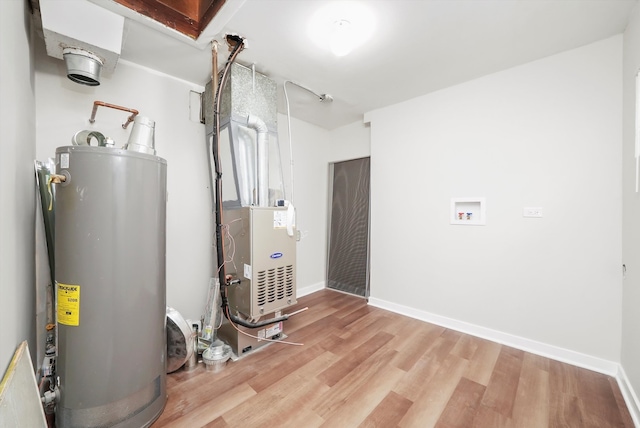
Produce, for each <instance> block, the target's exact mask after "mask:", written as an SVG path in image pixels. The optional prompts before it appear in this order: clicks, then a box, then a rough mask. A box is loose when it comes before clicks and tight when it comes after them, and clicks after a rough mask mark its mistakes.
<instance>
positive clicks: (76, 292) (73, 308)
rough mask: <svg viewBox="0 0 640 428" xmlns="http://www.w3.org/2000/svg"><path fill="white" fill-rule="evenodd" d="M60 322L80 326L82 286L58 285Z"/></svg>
mask: <svg viewBox="0 0 640 428" xmlns="http://www.w3.org/2000/svg"><path fill="white" fill-rule="evenodd" d="M58 322H59V323H60V324H64V325H75V326H77V325H80V286H79V285H69V284H60V283H58Z"/></svg>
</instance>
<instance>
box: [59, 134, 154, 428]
mask: <svg viewBox="0 0 640 428" xmlns="http://www.w3.org/2000/svg"><path fill="white" fill-rule="evenodd" d="M166 167H167V165H166V161H165V160H164V159H162V158H159V157H157V156H154V155H151V154H145V153H139V152H133V151H128V150H123V149H116V148H107V147H94V146H69V147H60V148H58V149H57V150H56V170H57V173H58V174H60V175H64V176H65V178H66V181H64V182H63V183H61V184H58V185H57V187H56V189H55V190H56V194H55V213H56V220H55V279H56V298H57V302H56V303H57V309H56V313H57V329H58V360H57V367H56V369H57V374H58V379H59V390H60V399H59V401H58V403H57V408H56V426H57V427H58V428H68V427H82V428H91V427H107V426H108V427H125V426H126V427H130V426H135V427H142V426H149V425H151V423H152V422H153V421H154V420H155V419H157V417H158V416H159V415H160V413H161V412H162V410H163V408H164V405H165V403H166V360H165V354H166V332H165V331H166V330H165V328H166V280H165V277H166V274H165V249H166V237H165V218H166Z"/></svg>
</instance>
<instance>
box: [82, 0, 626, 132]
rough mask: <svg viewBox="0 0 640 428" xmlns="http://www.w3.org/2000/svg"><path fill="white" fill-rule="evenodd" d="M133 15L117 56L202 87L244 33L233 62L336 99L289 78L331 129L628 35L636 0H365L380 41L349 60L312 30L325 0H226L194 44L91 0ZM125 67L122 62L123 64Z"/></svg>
mask: <svg viewBox="0 0 640 428" xmlns="http://www.w3.org/2000/svg"><path fill="white" fill-rule="evenodd" d="M91 1H92V2H94V3H96V4H99V5H101V6H103V7H106V8H110V9H111V10H113V11H118V12H119V13H121V14H123V15H125V17H126V18H127V19H126V21H125V34H124V38H123V46H122V53H121V57H120V58H121V59H123V60H127V61H131V62H134V63H137V64H140V65H144V66H147V67H150V68H153V69H155V70H158V71H161V72H163V73H166V74H169V75H172V76H175V77H177V78H180V79H184V80H186V81H189V82H193V83H197V84H199V85H203V86H204V84H205V83H206V82H207V81H208V80H210V76H211V63H212V61H211V48H210V46H211V43H210V42H211V40H212V39H215V40H218V41H220V42H221V43H222V45H221V46H222V47H221V48H220V51H221V52H220V60H219V63H220V66H222V65H223V64H224V63H225V62H226V57H227V55H228V51H227V50H226V44H224V42H223V40H224V35H225V34H227V33H235V34H239V35H241V36H243V37H245V38H246V39H247V46H248V47H247V49H245V50H244V51H242V52H241V53H240V54H239V56H238V58H237V62H239V63H241V64H245V65H252V64H254V65H255V68H256V70H257V71H258V72H260V73H263V74H266V75H267V76H269V77H270V78H272V79H274V80H275V81H276V82H277V83H278V86H279V97H280V99H279V111H280V112H283V113H284V112H286V108H285V104H284V96H283V91H282V83H283V81H285V80H293V81H295V82H299V83H301V84H303V85H305V86H307V87H309V88H311V89H313V90H314V91H315V92H317V93H329V94H331V95H332V96H333V98H334V102H333V103H330V104H327V103H320V102H319V101H318V98H317V97H314V96H313V95H312V94H311V93H309V92H306V91H304V90H301V89H299V88H297V87H295V86H292V85H289V84H288V85H287V92H288V95H289V101H290V111H291V115H292V116H294V117H297V118H299V119H301V120H304V121H306V122H309V123H312V124H315V125H317V126H320V127H323V128H326V129H335V128H337V127H340V126H343V125H346V124H349V123H352V122H354V121H357V120H359V119H361V118H362V116H363V114H364V113H365V112H367V111H371V110H374V109H377V108H380V107H384V106H388V105H391V104H394V103H398V102H401V101H404V100H407V99H410V98H413V97H416V96H420V95H423V94H426V93H429V92H433V91H437V90H439V89H442V88H445V87H448V86H451V85H455V84H458V83H461V82H464V81H467V80H470V79H474V78H477V77H480V76H483V75H487V74H490V73H494V72H496V71H500V70H504V69H507V68H510V67H514V66H517V65H520V64H524V63H527V62H530V61H534V60H537V59H540V58H543V57H546V56H549V55H553V54H555V53H559V52H562V51H565V50H568V49H573V48H576V47H579V46H583V45H586V44H589V43H592V42H595V41H597V40H600V39H604V38H607V37H610V36H613V35H616V34H620V33H622V32H623V31H624V29H625V27H626V24H627V21H628V18H629V15H630V14H631V12H632V10H633V8H634V7H635V6H636V3H637V0H368V1H366V2H363V3H364V4H365V5H366V6H367V7H369V8H370V9H371V11H372V13H373V14H374V17H375V19H376V27H375V31H374V33H373V36H372V37H371V39H370V40H369V41H368V43H366V44H365V45H363V46H360V47H359V48H357V49H356V50H354V51H353V52H351V54H349V55H347V56H344V57H335V56H334V55H333V54H331V53H330V52H328V51H324V50H321V49H320V48H318V47H316V45H315V44H314V43H313V42H312V41H311V40H310V39H309V37H308V36H307V25H308V23H309V20H310V19H311V17H312V15H313V14H314V13H315V12H316V11H317V10H318V9H319V8H320V7H322V6H323V5H325V4H326V3H328V2H327V1H316V0H226V2H225V3H224V5H223V6H222V8H221V9H220V11H219V12H218V14H217V15H216V16H215V17H214V18H213V20H212V21H211V23H210V24H209V25H208V27H207V28H206V30H205V31H203V33H202V35H201V36H200V37H199V38H198V39H196V40H194V39H193V38H189V37H186V36H184V35H182V34H179V33H177V32H176V31H174V30H171V29H168V28H166V27H164V26H162V25H159V24H158V23H156V22H155V21H151V20H150V19H148V18H144V17H143V18H140V17H139V16H136V14H135V13H131V12H130V11H129V12H126V13H125V12H123V11H122V10H123V8H122V6H120V5H117V6H114V5H115V2H114V1H113V0H91ZM115 72H116V73H117V68H116V71H115Z"/></svg>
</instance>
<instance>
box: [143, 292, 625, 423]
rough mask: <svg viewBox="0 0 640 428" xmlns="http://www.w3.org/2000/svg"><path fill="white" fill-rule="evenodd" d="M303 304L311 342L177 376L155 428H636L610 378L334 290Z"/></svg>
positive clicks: (299, 338)
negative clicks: (421, 319) (377, 305)
mask: <svg viewBox="0 0 640 428" xmlns="http://www.w3.org/2000/svg"><path fill="white" fill-rule="evenodd" d="M296 306H297V307H305V306H308V307H309V309H308V310H307V311H305V312H303V313H301V314H299V315H296V316H294V317H292V318H291V319H289V320H288V321H286V322H285V333H286V334H287V335H288V336H289V337H288V339H287V340H289V341H293V342H302V343H304V346H289V345H283V344H271V345H269V346H267V347H265V348H263V349H261V350H258V351H256V352H254V353H253V354H251V355H248V356H246V357H244V358H242V359H240V360H239V361H236V362H232V361H229V362H228V363H227V366H226V367H225V368H224V369H223V370H222V371H220V372H218V373H214V372H211V371H207V370H205V368H204V366H203V365H202V364H199V367H198V368H197V369H195V370H192V371H188V372H187V371H183V370H179V371H177V372H175V373H172V374H170V375H168V379H167V389H168V394H169V399H168V402H167V405H166V408H165V410H164V412H163V413H162V415H161V416H160V418H159V419H158V420H157V421H156V422H155V423H154V424H153V425H152V427H153V428H162V427H172V428H173V427H189V428H194V427H243V428H254V427H304V428H307V427H320V426H323V427H385V428H386V427H396V426H399V427H420V428H423V427H490V428H498V427H518V428H523V427H524V428H528V427H572V428H573V427H598V428H605V427H629V428H631V427H633V421H632V419H631V416H630V414H629V412H628V410H627V408H626V405H625V403H624V400H623V398H622V395H621V393H620V390H619V388H618V385H617V383H616V381H615V379H614V378H612V377H609V376H606V375H603V374H599V373H595V372H592V371H589V370H585V369H581V368H577V367H574V366H571V365H568V364H563V363H560V362H557V361H554V360H550V359H548V358H544V357H540V356H537V355H534V354H530V353H527V352H523V351H520V350H517V349H514V348H510V347H507V346H503V345H499V344H497V343H493V342H490V341H487V340H483V339H479V338H477V337H474V336H469V335H467V334H463V333H459V332H456V331H453V330H449V329H446V328H443V327H440V326H436V325H433V324H428V323H425V322H422V321H418V320H415V319H412V318H408V317H405V316H402V315H397V314H394V313H391V312H388V311H385V310H382V309H379V308H374V307H370V306H367V304H366V301H365V300H363V299H361V298H358V297H354V296H350V295H347V294H342V293H339V292H335V291H332V290H322V291H319V292H317V293H314V294H311V295H309V296H305V297H303V298H300V299H299V302H298V304H297V305H296ZM292 311H293V309H292V310H291V312H292Z"/></svg>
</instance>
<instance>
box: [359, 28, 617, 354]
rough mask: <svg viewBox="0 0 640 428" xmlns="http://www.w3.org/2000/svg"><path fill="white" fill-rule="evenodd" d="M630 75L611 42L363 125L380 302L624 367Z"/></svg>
mask: <svg viewBox="0 0 640 428" xmlns="http://www.w3.org/2000/svg"><path fill="white" fill-rule="evenodd" d="M621 76H622V37H621V36H616V37H613V38H610V39H606V40H603V41H600V42H597V43H594V44H591V45H588V46H585V47H582V48H579V49H575V50H572V51H568V52H565V53H562V54H558V55H555V56H552V57H548V58H545V59H542V60H539V61H536V62H532V63H529V64H526V65H523V66H520V67H516V68H513V69H509V70H506V71H503V72H499V73H495V74H492V75H489V76H486V77H483V78H480V79H477V80H473V81H470V82H467V83H464V84H461V85H458V86H455V87H451V88H448V89H444V90H441V91H438V92H436V93H432V94H430V95H427V96H423V97H419V98H416V99H413V100H410V101H407V102H404V103H401V104H397V105H393V106H389V107H387V108H382V109H379V110H376V111H373V112H371V113H369V114H367V115H366V117H367V118H368V119H370V121H371V174H372V177H371V187H372V256H371V266H372V267H371V297H372V299H373V300H375V301H378V303H382V304H389V303H390V304H394V305H400V306H401V307H404V308H406V309H410V310H414V311H417V312H420V313H423V314H432V315H436V316H441V317H446V318H449V319H453V320H458V321H461V322H466V323H469V324H470V325H474V326H479V327H481V328H483V329H486V330H495V331H498V332H502V333H508V334H510V335H513V336H516V337H520V338H525V339H527V340H529V341H535V342H541V343H543V344H546V345H550V346H553V347H558V348H563V349H567V350H570V351H573V352H576V353H579V354H586V355H589V356H593V357H596V358H599V359H604V360H607V361H613V362H618V361H619V358H620V345H621V338H620V328H621V309H620V302H621V294H622V290H621V240H622V238H621V227H622V225H621V215H622V212H621V196H622V194H621V187H622V186H621V182H620V181H621V177H620V164H621V140H622V135H621V128H620V124H621V114H622V113H621V106H622V92H621V88H622V82H621ZM452 197H485V198H486V203H487V224H486V226H459V225H450V224H449V219H450V199H451V198H452ZM523 207H543V209H544V211H543V213H544V217H543V218H540V219H531V218H523V216H522V211H523Z"/></svg>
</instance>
